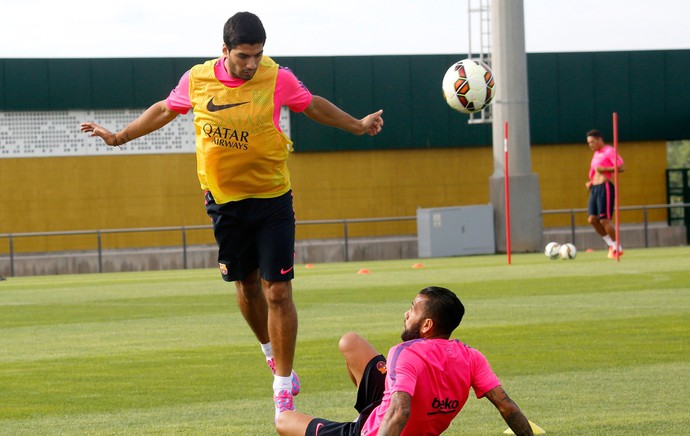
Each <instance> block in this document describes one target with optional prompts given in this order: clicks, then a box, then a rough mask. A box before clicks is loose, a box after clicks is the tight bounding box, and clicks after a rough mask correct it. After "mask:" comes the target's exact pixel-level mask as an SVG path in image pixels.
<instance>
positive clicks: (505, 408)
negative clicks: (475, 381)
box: [485, 386, 534, 436]
mask: <svg viewBox="0 0 690 436" xmlns="http://www.w3.org/2000/svg"><path fill="white" fill-rule="evenodd" d="M485 397H486V398H488V399H489V401H491V402H492V403H493V405H494V406H496V408H497V409H498V411H499V412H500V413H501V416H502V417H503V419H504V420H505V422H506V424H508V427H510V429H511V430H513V432H514V433H515V434H516V435H518V436H521V435H527V436H532V435H533V434H534V433H533V432H532V427H531V426H530V425H529V421H528V420H527V417H526V416H525V415H524V414H523V413H522V410H520V408H519V407H518V405H517V404H515V402H514V401H513V400H511V399H510V397H509V396H508V394H507V393H506V391H504V390H503V388H502V387H501V386H496V387H495V388H493V389H491V390H490V391H489V392H487V393H486V395H485Z"/></svg>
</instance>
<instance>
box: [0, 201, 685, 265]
mask: <svg viewBox="0 0 690 436" xmlns="http://www.w3.org/2000/svg"><path fill="white" fill-rule="evenodd" d="M681 207H682V208H685V213H686V214H688V213H690V203H674V204H653V205H644V206H623V207H620V210H621V211H634V210H641V211H642V212H643V226H644V244H645V245H644V246H645V247H648V246H649V237H648V232H649V221H648V211H650V210H656V209H671V208H681ZM586 212H587V209H584V208H582V209H552V210H544V211H542V215H558V214H561V215H565V214H567V215H570V231H571V236H572V240H573V241H574V240H575V228H576V225H575V215H576V214H579V213H586ZM416 219H417V217H416V216H402V217H384V218H355V219H332V220H311V221H297V223H296V224H297V226H313V225H333V224H340V225H342V228H343V236H342V239H343V251H344V259H345V261H347V260H348V259H349V242H350V239H351V238H350V230H349V227H350V225H351V224H361V223H376V222H397V221H416ZM212 228H213V227H212V226H211V225H197V226H179V227H144V228H130V229H107V230H73V231H62V232H60V231H55V232H30V233H0V239H2V238H5V239H7V240H8V246H9V261H10V276H14V262H15V257H16V254H17V253H16V252H15V249H14V241H15V240H16V239H18V238H28V237H40V236H70V235H94V236H96V251H97V255H98V271H99V272H103V240H102V236H103V235H105V234H115V233H152V232H169V231H175V232H178V231H179V232H180V241H181V246H182V257H183V268H184V269H187V267H188V266H187V250H188V248H189V244H188V242H187V232H188V231H190V230H201V229H212ZM688 234H690V231H688ZM689 237H690V236H689Z"/></svg>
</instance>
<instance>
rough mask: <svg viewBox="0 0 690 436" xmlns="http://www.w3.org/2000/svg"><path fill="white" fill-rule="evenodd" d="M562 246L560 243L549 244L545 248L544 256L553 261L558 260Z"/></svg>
mask: <svg viewBox="0 0 690 436" xmlns="http://www.w3.org/2000/svg"><path fill="white" fill-rule="evenodd" d="M560 250H561V244H559V243H558V242H549V243H548V244H546V247H545V248H544V255H545V256H546V257H548V258H549V259H551V260H554V259H558V256H559V255H560Z"/></svg>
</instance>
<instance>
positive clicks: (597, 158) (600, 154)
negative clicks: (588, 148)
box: [589, 145, 624, 180]
mask: <svg viewBox="0 0 690 436" xmlns="http://www.w3.org/2000/svg"><path fill="white" fill-rule="evenodd" d="M614 162H616V149H614V148H613V147H611V146H610V145H605V146H603V147H601V148H600V149H599V150H597V151H595V152H594V155H593V156H592V163H591V164H590V165H589V180H592V179H593V178H594V174H596V172H597V170H596V168H597V167H598V166H602V167H613V166H616V165H615V164H614ZM623 163H624V162H623V158H622V157H620V155H618V165H617V166H619V167H620V166H621V165H623ZM604 175H606V177H607V178H608V179H609V180H610V179H611V177H613V173H604Z"/></svg>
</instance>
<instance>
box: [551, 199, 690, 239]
mask: <svg viewBox="0 0 690 436" xmlns="http://www.w3.org/2000/svg"><path fill="white" fill-rule="evenodd" d="M677 207H678V208H681V207H682V208H685V214H686V216H687V214H688V213H690V210H689V209H688V208H690V203H673V204H650V205H644V206H621V207H619V208H618V209H619V210H620V211H631V210H641V211H642V217H643V219H642V225H643V227H644V246H645V248H647V247H649V211H650V210H655V209H672V208H677ZM541 213H542V215H557V214H561V215H563V214H568V215H570V237H571V240H572V241H574V240H575V227H576V226H575V214H577V213H587V209H584V208H582V209H551V210H543V211H542V212H541ZM689 230H690V229H689ZM688 238H690V231H688ZM689 243H690V241H689Z"/></svg>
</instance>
